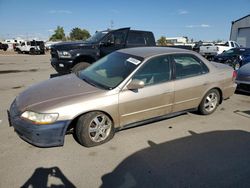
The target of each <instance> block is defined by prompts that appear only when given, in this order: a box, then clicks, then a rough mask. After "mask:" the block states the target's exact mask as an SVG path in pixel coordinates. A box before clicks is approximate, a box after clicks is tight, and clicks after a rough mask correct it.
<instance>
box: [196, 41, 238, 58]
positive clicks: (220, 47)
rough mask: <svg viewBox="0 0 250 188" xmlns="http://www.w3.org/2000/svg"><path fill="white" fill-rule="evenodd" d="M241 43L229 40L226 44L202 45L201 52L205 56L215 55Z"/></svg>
mask: <svg viewBox="0 0 250 188" xmlns="http://www.w3.org/2000/svg"><path fill="white" fill-rule="evenodd" d="M238 47H240V45H239V44H238V43H237V42H235V41H227V42H226V43H225V44H215V45H212V46H201V47H200V54H201V55H203V56H205V57H208V58H209V57H213V56H216V55H218V54H221V53H222V52H224V51H227V50H230V49H231V48H238Z"/></svg>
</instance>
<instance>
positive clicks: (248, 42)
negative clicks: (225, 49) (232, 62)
mask: <svg viewBox="0 0 250 188" xmlns="http://www.w3.org/2000/svg"><path fill="white" fill-rule="evenodd" d="M230 40H233V41H236V42H238V43H239V44H240V45H241V46H243V47H248V48H250V14H249V15H247V16H244V17H242V18H240V19H238V20H236V21H232V26H231V34H230Z"/></svg>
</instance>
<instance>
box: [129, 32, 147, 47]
mask: <svg viewBox="0 0 250 188" xmlns="http://www.w3.org/2000/svg"><path fill="white" fill-rule="evenodd" d="M127 44H135V45H146V40H145V38H144V34H143V33H140V32H129V34H128V42H127Z"/></svg>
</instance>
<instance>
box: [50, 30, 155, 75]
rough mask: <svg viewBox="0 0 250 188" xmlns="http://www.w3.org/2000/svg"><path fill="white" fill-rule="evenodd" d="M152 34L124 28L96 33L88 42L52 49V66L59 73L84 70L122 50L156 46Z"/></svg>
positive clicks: (63, 45) (56, 45) (65, 44)
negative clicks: (110, 54)
mask: <svg viewBox="0 0 250 188" xmlns="http://www.w3.org/2000/svg"><path fill="white" fill-rule="evenodd" d="M155 45H156V44H155V38H154V35H153V33H152V32H149V31H137V30H130V28H122V29H117V30H105V31H100V32H96V33H95V34H94V35H93V36H92V37H90V38H89V39H87V40H86V41H76V42H63V43H58V44H55V45H53V46H52V47H51V65H52V66H53V67H54V68H55V70H56V71H57V72H58V73H61V74H65V73H70V72H77V71H79V70H82V69H84V68H86V67H87V66H89V65H90V64H92V63H93V62H95V61H97V60H98V59H100V58H101V57H103V56H105V55H107V54H109V53H111V52H113V51H115V50H119V49H122V48H131V47H140V46H155Z"/></svg>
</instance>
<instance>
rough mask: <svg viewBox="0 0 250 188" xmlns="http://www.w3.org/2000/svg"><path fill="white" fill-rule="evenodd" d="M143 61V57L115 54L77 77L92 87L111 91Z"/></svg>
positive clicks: (99, 61) (104, 58)
mask: <svg viewBox="0 0 250 188" xmlns="http://www.w3.org/2000/svg"><path fill="white" fill-rule="evenodd" d="M142 61H143V58H142V57H137V56H133V55H130V54H124V53H121V52H114V53H111V54H109V55H107V56H105V57H103V58H102V59H100V60H98V61H97V62H95V63H94V64H93V65H91V66H89V67H88V68H86V69H84V70H82V71H80V72H79V73H78V74H77V75H78V77H79V78H81V79H82V80H84V81H86V82H87V83H89V84H91V85H94V86H96V87H99V88H102V89H107V90H110V89H114V88H115V87H117V86H118V85H119V84H120V83H121V82H122V81H123V80H124V79H126V78H127V77H128V76H129V75H130V74H131V73H132V72H133V71H134V70H135V69H136V67H137V66H139V64H140V63H141V62H142Z"/></svg>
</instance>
